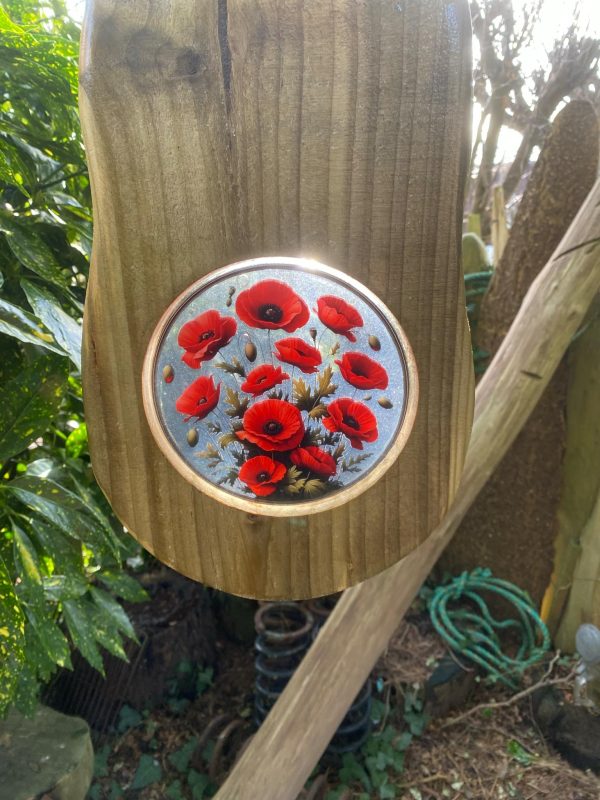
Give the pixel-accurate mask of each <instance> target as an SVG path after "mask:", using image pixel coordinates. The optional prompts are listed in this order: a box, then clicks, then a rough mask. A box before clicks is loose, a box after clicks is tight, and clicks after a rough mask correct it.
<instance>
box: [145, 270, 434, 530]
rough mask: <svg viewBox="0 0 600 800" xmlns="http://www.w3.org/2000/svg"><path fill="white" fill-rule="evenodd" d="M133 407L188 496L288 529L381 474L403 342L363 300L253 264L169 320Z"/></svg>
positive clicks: (407, 391) (405, 418)
mask: <svg viewBox="0 0 600 800" xmlns="http://www.w3.org/2000/svg"><path fill="white" fill-rule="evenodd" d="M143 393H144V408H145V411H146V416H147V418H148V421H149V424H150V427H151V429H152V433H153V435H154V437H155V439H156V441H157V443H158V445H159V447H160V448H161V450H162V451H163V453H164V454H165V456H166V457H167V458H168V460H169V461H170V462H171V464H172V465H173V467H175V469H176V470H178V472H180V473H181V475H182V476H183V477H184V478H185V479H186V480H188V481H189V482H190V483H191V484H193V485H194V486H195V487H196V488H197V489H199V490H200V491H202V492H205V493H206V494H208V495H209V496H211V497H213V498H215V499H217V500H219V501H221V502H222V503H225V504H226V505H229V506H233V507H234V508H239V509H242V510H245V511H249V512H252V513H256V514H266V515H273V516H296V515H300V514H310V513H315V512H318V511H324V510H326V509H329V508H332V507H334V506H337V505H340V504H342V503H345V502H347V501H348V500H350V499H352V498H353V497H356V496H357V495H358V494H360V493H361V492H363V491H364V490H365V489H367V488H368V487H369V486H371V485H372V484H373V483H375V481H377V480H378V478H379V477H381V475H382V474H383V473H384V472H385V471H386V470H387V469H389V467H390V466H391V465H392V464H393V463H394V461H395V459H396V458H397V456H398V455H399V453H400V451H401V450H402V448H403V446H404V444H405V442H406V440H407V438H408V436H409V434H410V430H411V428H412V425H413V421H414V417H415V413H416V406H417V395H418V386H417V372H416V366H415V363H414V358H413V355H412V351H411V349H410V345H409V343H408V341H407V339H406V336H405V334H404V332H403V330H402V328H401V327H400V324H399V323H398V321H397V320H396V319H395V317H394V316H393V315H392V313H391V312H390V311H389V309H387V308H386V306H385V305H384V304H383V303H382V302H381V301H380V300H379V299H378V298H377V297H376V296H375V295H374V294H373V293H372V292H370V291H369V290H368V289H366V288H365V287H364V286H362V285H361V284H360V283H358V282H357V281H355V280H353V279H352V278H349V277H348V276H347V275H345V274H344V273H342V272H339V271H338V270H335V269H332V268H331V267H326V266H324V265H323V264H320V263H318V262H315V261H309V260H306V259H297V258H259V259H252V260H250V261H244V262H240V263H237V264H233V265H231V266H228V267H224V268H222V269H219V270H216V271H215V272H212V273H210V274H209V275H206V276H205V277H203V278H202V279H201V280H199V281H198V282H197V283H195V284H193V285H192V286H190V287H189V288H188V289H187V290H186V291H185V292H183V294H181V295H180V296H179V297H178V298H177V299H176V300H175V301H174V302H173V303H172V304H171V305H170V306H169V308H168V309H167V310H166V312H165V313H164V315H163V317H162V318H161V320H160V322H159V324H158V326H157V328H156V330H155V331H154V334H153V336H152V338H151V340H150V344H149V347H148V351H147V353H146V359H145V362H144V374H143Z"/></svg>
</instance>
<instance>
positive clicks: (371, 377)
mask: <svg viewBox="0 0 600 800" xmlns="http://www.w3.org/2000/svg"><path fill="white" fill-rule="evenodd" d="M335 363H336V364H337V365H338V366H339V368H340V372H341V373H342V377H343V378H344V380H346V381H348V383H349V384H351V385H352V386H355V387H356V388H357V389H385V388H386V387H387V385H388V374H387V372H386V371H385V369H384V368H383V367H382V366H381V364H378V363H377V362H376V361H373V359H372V358H369V356H366V355H365V354H364V353H344V355H343V356H342V358H341V360H340V361H337V360H336V362H335Z"/></svg>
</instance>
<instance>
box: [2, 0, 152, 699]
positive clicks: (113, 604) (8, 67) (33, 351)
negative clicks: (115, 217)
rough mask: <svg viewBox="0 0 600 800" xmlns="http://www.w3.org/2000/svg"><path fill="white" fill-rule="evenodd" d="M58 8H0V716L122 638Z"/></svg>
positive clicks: (123, 618)
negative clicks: (91, 382) (92, 417)
mask: <svg viewBox="0 0 600 800" xmlns="http://www.w3.org/2000/svg"><path fill="white" fill-rule="evenodd" d="M78 48H79V29H78V27H77V26H76V25H75V24H74V23H73V21H72V20H71V19H70V18H69V16H68V14H67V12H66V7H65V3H64V2H63V0H47V1H46V2H44V0H41V1H40V0H38V1H37V2H33V1H32V0H7V1H6V2H4V5H2V4H0V87H1V88H0V714H1V713H3V712H5V711H6V709H7V708H8V707H9V705H11V704H13V703H14V704H16V706H17V707H18V708H20V709H21V710H23V711H24V712H29V711H31V710H32V709H33V707H34V705H35V702H36V699H37V696H38V694H39V687H40V683H41V682H43V681H47V680H48V679H49V678H50V677H51V675H52V674H53V672H54V671H55V670H56V669H57V667H59V666H67V667H68V666H70V663H71V650H72V647H73V646H74V647H76V648H78V649H79V650H80V651H81V653H82V654H83V655H84V656H85V658H87V660H88V661H89V662H90V663H91V664H92V665H93V666H95V667H96V668H97V669H99V670H101V671H102V658H101V651H100V647H103V648H105V649H106V650H108V651H109V652H110V653H113V654H114V655H117V656H121V657H124V655H125V654H124V649H123V638H122V637H123V636H126V637H127V636H129V637H132V636H134V632H133V629H132V627H131V623H130V621H129V619H128V617H127V615H126V614H125V612H124V611H123V609H122V607H121V605H120V604H119V603H118V602H117V600H116V599H115V596H120V597H123V598H126V599H132V600H133V599H139V598H140V596H143V592H142V591H141V589H140V588H139V585H138V583H137V582H136V581H134V580H133V579H132V578H130V577H129V576H128V575H127V573H125V572H124V571H123V570H122V562H123V559H124V558H125V557H127V556H128V555H133V554H134V552H137V551H134V550H132V548H133V545H132V542H131V540H130V539H129V538H128V537H126V536H125V535H124V534H123V531H122V528H121V527H120V526H119V524H118V523H117V521H116V520H115V519H114V517H113V516H112V515H111V512H110V509H109V507H108V505H107V503H106V501H105V500H104V498H103V496H102V495H101V493H100V491H99V490H98V488H97V485H96V483H95V481H94V479H93V476H92V472H91V468H90V463H89V456H88V450H87V432H86V428H85V422H84V419H83V408H82V401H81V383H80V367H81V315H82V312H83V301H84V295H85V286H86V282H87V275H88V259H89V255H90V248H91V240H92V219H91V208H90V206H91V201H90V188H89V181H88V176H87V168H86V163H85V153H84V149H83V145H82V141H81V135H80V129H79V118H78V113H77V58H78Z"/></svg>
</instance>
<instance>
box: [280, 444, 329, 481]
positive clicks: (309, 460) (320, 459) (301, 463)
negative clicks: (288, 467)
mask: <svg viewBox="0 0 600 800" xmlns="http://www.w3.org/2000/svg"><path fill="white" fill-rule="evenodd" d="M290 461H291V462H292V464H295V465H296V466H297V467H304V469H307V470H310V472H315V473H316V474H317V475H322V476H323V477H324V478H331V476H332V475H335V473H336V471H337V466H336V463H335V460H334V458H333V456H331V455H330V454H329V453H326V452H325V450H321V448H320V447H314V446H313V445H310V446H309V447H299V448H298V449H297V450H294V451H293V452H292V453H290Z"/></svg>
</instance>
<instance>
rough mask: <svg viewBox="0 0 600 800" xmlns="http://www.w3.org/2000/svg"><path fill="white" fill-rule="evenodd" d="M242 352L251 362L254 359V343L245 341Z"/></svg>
mask: <svg viewBox="0 0 600 800" xmlns="http://www.w3.org/2000/svg"><path fill="white" fill-rule="evenodd" d="M244 353H245V354H246V358H247V359H248V361H250V362H253V361H255V360H256V345H255V344H254V342H246V344H245V345H244Z"/></svg>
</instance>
